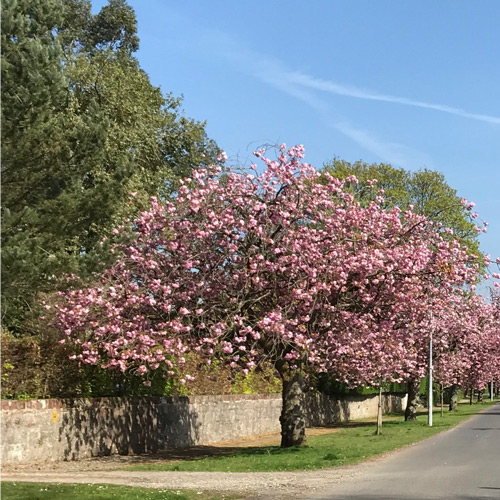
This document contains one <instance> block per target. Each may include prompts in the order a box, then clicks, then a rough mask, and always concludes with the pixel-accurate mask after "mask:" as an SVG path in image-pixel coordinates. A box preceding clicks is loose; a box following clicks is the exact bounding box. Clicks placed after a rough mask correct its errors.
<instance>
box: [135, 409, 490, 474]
mask: <svg viewBox="0 0 500 500" xmlns="http://www.w3.org/2000/svg"><path fill="white" fill-rule="evenodd" d="M491 404H492V403H490V402H486V403H482V404H474V405H471V406H470V405H468V404H460V405H459V409H458V411H457V412H448V411H445V413H444V416H443V417H441V415H440V412H439V411H437V410H436V411H434V413H433V417H434V418H433V420H434V422H433V423H434V425H433V427H428V426H427V417H426V415H425V414H421V415H420V416H419V417H418V419H417V420H416V421H413V422H404V418H403V417H402V416H398V417H397V418H391V419H388V420H387V421H386V422H384V425H383V429H382V434H381V435H379V436H377V435H375V432H374V431H375V424H373V423H371V422H366V421H358V422H351V423H349V424H347V425H346V426H341V427H340V428H339V429H338V430H337V431H336V432H333V433H331V434H324V435H321V436H315V437H311V438H309V439H308V441H307V446H301V447H293V448H285V449H282V448H280V447H279V446H263V447H249V448H240V449H236V448H232V449H231V450H230V451H228V452H226V451H225V450H223V449H219V450H218V451H219V452H220V453H221V454H222V455H221V456H214V457H210V458H202V459H190V460H182V461H172V462H160V463H158V462H157V463H154V464H141V465H133V466H130V467H127V468H126V470H136V471H138V470H152V471H214V472H215V471H223V472H229V471H230V472H262V471H292V470H311V469H323V468H328V467H337V466H340V465H347V464H353V463H356V462H361V461H364V460H367V459H369V458H371V457H374V456H377V455H380V454H383V453H386V452H389V451H392V450H395V449H397V448H401V447H404V446H408V445H410V444H413V443H416V442H418V441H421V440H422V439H425V438H427V437H430V436H433V435H434V434H437V433H439V432H442V431H445V430H448V429H451V428H452V427H454V426H456V425H457V424H459V423H460V422H462V421H464V420H466V419H467V418H469V417H471V416H472V415H475V414H476V413H478V412H479V411H481V410H482V409H485V408H487V407H488V406H490V405H491ZM225 453H226V454H225Z"/></svg>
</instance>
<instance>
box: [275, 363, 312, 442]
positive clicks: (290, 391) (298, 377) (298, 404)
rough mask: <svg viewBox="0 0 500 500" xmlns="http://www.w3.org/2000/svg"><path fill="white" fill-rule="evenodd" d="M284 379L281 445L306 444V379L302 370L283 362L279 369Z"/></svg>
mask: <svg viewBox="0 0 500 500" xmlns="http://www.w3.org/2000/svg"><path fill="white" fill-rule="evenodd" d="M278 371H279V373H280V375H281V379H282V380H283V393H282V394H283V406H282V409H281V416H280V423H281V447H282V448H288V447H290V446H301V445H304V444H306V422H305V418H304V413H305V411H304V410H305V408H304V388H303V385H304V381H303V374H302V370H300V369H299V368H297V369H290V367H289V366H288V365H287V364H283V365H282V366H280V367H279V369H278Z"/></svg>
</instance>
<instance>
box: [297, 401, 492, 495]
mask: <svg viewBox="0 0 500 500" xmlns="http://www.w3.org/2000/svg"><path fill="white" fill-rule="evenodd" d="M364 465H366V467H364V468H363V469H364V470H363V471H362V473H361V474H360V476H358V477H353V478H351V479H350V480H347V481H343V482H341V483H339V484H337V485H336V486H335V487H333V488H332V489H331V490H330V491H327V492H326V493H323V494H322V495H319V496H318V495H316V496H309V497H307V496H305V497H303V498H304V499H306V498H307V499H312V498H314V499H315V500H319V499H321V500H483V499H491V498H495V499H497V500H500V405H495V406H493V407H491V408H489V409H487V410H485V411H484V412H482V413H479V414H478V415H476V416H474V417H473V418H471V419H469V420H467V421H466V422H465V423H463V424H461V425H460V426H458V427H456V428H454V429H452V430H451V431H449V432H445V433H442V434H438V435H437V436H434V437H432V438H429V439H427V440H425V441H423V442H421V443H418V444H416V445H414V446H411V447H409V448H406V449H403V450H401V451H399V452H396V453H393V454H390V455H388V456H387V457H385V458H383V459H381V460H376V461H374V462H372V463H371V464H364Z"/></svg>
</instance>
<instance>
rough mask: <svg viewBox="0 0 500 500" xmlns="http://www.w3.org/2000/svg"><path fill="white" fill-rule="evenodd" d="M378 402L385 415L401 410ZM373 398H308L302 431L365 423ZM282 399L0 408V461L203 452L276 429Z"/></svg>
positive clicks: (395, 403) (398, 401)
mask: <svg viewBox="0 0 500 500" xmlns="http://www.w3.org/2000/svg"><path fill="white" fill-rule="evenodd" d="M404 400H405V398H403V397H402V396H401V395H399V396H396V395H386V396H384V410H385V411H398V410H401V409H402V408H404V405H405V402H404ZM377 405H378V396H363V397H348V398H346V399H343V400H336V399H333V398H328V397H326V396H322V395H311V396H309V397H308V403H307V421H308V425H309V426H322V425H328V424H332V423H336V422H343V421H347V420H352V419H357V418H364V417H372V416H375V415H376V413H377ZM280 411H281V395H279V394H268V395H225V396H189V397H175V398H173V397H164V398H143V399H130V398H96V399H81V400H78V399H76V400H56V399H47V400H31V401H2V462H3V463H4V464H11V463H30V462H35V463H36V462H47V461H57V460H79V459H82V458H88V457H93V456H103V455H111V454H138V453H151V452H155V451H158V450H162V449H165V448H168V447H173V448H181V447H186V446H192V445H205V444H212V443H216V442H220V441H223V440H230V439H236V438H241V437H246V436H251V435H255V434H262V433H266V432H272V431H276V430H279V428H280V424H279V414H280Z"/></svg>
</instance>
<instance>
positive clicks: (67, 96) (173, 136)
mask: <svg viewBox="0 0 500 500" xmlns="http://www.w3.org/2000/svg"><path fill="white" fill-rule="evenodd" d="M138 44H139V39H138V37H137V23H136V18H135V14H134V12H133V9H132V8H131V7H130V6H129V5H127V3H126V2H125V1H124V0H111V1H110V2H109V4H108V5H106V6H105V7H103V8H102V9H101V11H100V12H99V13H97V14H95V15H94V14H92V13H91V3H90V2H89V1H87V0H48V1H46V2H45V1H44V2H32V1H29V0H6V1H5V2H3V5H2V91H3V103H2V104H3V105H2V180H3V187H4V189H3V199H2V220H3V224H2V244H3V258H2V274H3V287H2V317H3V322H4V325H5V326H7V327H8V328H10V329H11V330H14V331H16V330H17V331H21V330H22V327H21V325H22V323H23V321H24V318H25V317H26V314H29V311H30V310H31V309H32V308H33V306H34V304H35V298H36V297H37V295H38V294H39V293H40V292H48V291H51V290H54V289H55V288H56V286H57V283H59V278H60V276H61V274H63V273H71V272H76V271H78V273H79V274H81V275H85V274H86V273H88V272H90V271H92V270H95V269H96V266H98V264H99V263H100V257H99V256H94V257H93V258H92V256H93V254H95V253H96V250H97V248H98V247H97V244H98V243H99V242H100V241H101V240H102V239H103V238H104V237H106V236H108V235H109V232H110V230H111V228H112V227H113V226H114V225H115V224H116V223H117V221H120V220H123V219H126V218H127V217H129V216H132V215H134V214H136V213H137V212H138V211H139V210H140V209H141V208H144V207H145V206H146V205H147V203H148V202H149V198H150V196H152V195H156V196H159V197H165V196H168V195H169V193H170V192H171V190H172V188H173V186H174V185H175V180H176V179H177V178H178V177H179V176H185V175H188V174H189V173H190V171H191V169H192V168H195V167H199V166H203V165H205V164H208V163H210V162H214V161H215V157H216V156H217V153H218V149H217V146H216V144H215V143H214V142H213V141H211V140H210V139H208V138H207V136H206V133H205V124H204V123H200V122H197V121H195V120H192V119H189V118H187V117H185V116H183V114H182V109H181V104H182V103H181V99H180V98H177V97H174V96H172V95H170V94H163V93H162V91H161V90H160V89H159V88H158V87H155V86H154V85H152V84H151V82H150V80H149V77H148V75H147V74H146V73H145V72H144V71H143V70H142V69H141V68H140V67H139V64H138V62H137V60H136V59H135V58H134V56H133V53H134V52H135V51H136V50H137V49H138ZM130 192H133V193H136V196H135V198H134V201H133V203H132V202H131V201H130V196H129V193H130Z"/></svg>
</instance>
